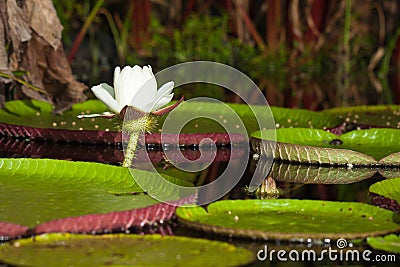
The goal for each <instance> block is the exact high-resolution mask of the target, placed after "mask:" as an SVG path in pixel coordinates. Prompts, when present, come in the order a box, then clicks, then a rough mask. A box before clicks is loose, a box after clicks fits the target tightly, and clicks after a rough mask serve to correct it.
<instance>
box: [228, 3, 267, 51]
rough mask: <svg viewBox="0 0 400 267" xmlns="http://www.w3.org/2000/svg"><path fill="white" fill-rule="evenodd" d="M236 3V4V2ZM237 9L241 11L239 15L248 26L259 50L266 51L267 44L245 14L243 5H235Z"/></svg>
mask: <svg viewBox="0 0 400 267" xmlns="http://www.w3.org/2000/svg"><path fill="white" fill-rule="evenodd" d="M234 3H235V2H234ZM235 6H236V8H237V9H238V10H239V14H240V16H241V17H242V19H243V22H244V24H245V25H246V27H247V29H248V30H249V32H250V35H251V36H252V37H253V39H254V41H255V42H256V44H257V46H258V48H260V50H262V51H263V50H265V43H264V40H263V39H262V37H261V35H260V34H259V33H258V31H257V29H256V27H255V26H254V24H253V22H252V21H251V19H250V18H249V15H248V14H247V13H246V12H245V10H244V9H243V7H242V6H241V5H239V4H238V5H235Z"/></svg>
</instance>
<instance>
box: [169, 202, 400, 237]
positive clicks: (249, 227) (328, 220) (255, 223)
mask: <svg viewBox="0 0 400 267" xmlns="http://www.w3.org/2000/svg"><path fill="white" fill-rule="evenodd" d="M176 214H177V216H178V220H179V222H180V223H182V224H183V225H186V226H188V227H190V228H195V229H198V230H202V231H205V232H211V233H215V234H221V235H229V236H235V237H245V238H263V239H277V240H292V239H293V238H305V239H306V238H313V239H325V238H331V239H338V238H346V239H357V238H366V237H369V236H376V235H383V234H388V233H392V232H396V231H399V230H400V224H398V222H399V219H400V217H399V216H398V215H397V214H395V213H393V212H392V211H389V210H385V209H381V208H379V207H376V206H373V205H368V204H364V203H357V202H336V201H319V200H296V199H274V200H271V199H269V200H223V201H218V202H215V203H212V204H210V205H209V206H208V207H207V210H205V209H204V208H202V207H179V208H178V209H177V210H176Z"/></svg>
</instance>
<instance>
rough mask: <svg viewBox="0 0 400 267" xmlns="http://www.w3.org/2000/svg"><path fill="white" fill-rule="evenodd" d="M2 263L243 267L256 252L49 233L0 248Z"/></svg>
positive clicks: (178, 240) (189, 242) (175, 240)
mask: <svg viewBox="0 0 400 267" xmlns="http://www.w3.org/2000/svg"><path fill="white" fill-rule="evenodd" d="M0 260H1V261H3V262H5V263H7V264H12V265H18V266H60V267H61V266H77V267H78V266H243V265H246V264H249V263H251V262H253V261H254V260H255V254H254V253H252V252H250V251H248V250H246V249H244V248H239V247H235V246H233V245H230V244H228V243H225V242H220V241H210V240H205V239H195V238H188V237H179V236H161V235H144V236H143V235H122V234H119V235H102V236H86V235H71V234H45V235H41V236H36V237H34V238H28V239H22V240H17V241H15V242H12V243H9V244H6V245H4V246H2V247H0Z"/></svg>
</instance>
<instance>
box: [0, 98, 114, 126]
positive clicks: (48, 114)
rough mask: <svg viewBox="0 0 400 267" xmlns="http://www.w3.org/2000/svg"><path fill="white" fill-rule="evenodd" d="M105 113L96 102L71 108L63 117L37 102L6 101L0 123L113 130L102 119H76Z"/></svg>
mask: <svg viewBox="0 0 400 267" xmlns="http://www.w3.org/2000/svg"><path fill="white" fill-rule="evenodd" d="M105 111H107V107H106V106H105V105H104V104H103V103H102V102H100V101H98V100H88V101H86V102H84V103H78V104H75V105H73V106H72V108H71V110H68V111H66V112H64V113H63V115H53V114H52V106H51V104H49V103H47V102H43V101H38V100H14V101H7V102H6V103H5V105H4V108H3V109H0V118H1V119H0V121H1V122H4V123H9V124H13V125H20V126H31V127H37V128H52V129H67V130H81V129H84V130H106V129H108V130H114V129H115V123H114V122H113V121H111V120H107V119H104V118H85V119H78V118H77V117H76V116H77V115H80V114H97V113H103V112H105Z"/></svg>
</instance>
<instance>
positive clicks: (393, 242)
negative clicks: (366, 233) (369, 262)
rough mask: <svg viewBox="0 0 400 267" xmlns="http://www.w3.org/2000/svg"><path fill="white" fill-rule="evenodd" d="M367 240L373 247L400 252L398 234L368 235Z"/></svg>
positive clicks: (399, 237)
mask: <svg viewBox="0 0 400 267" xmlns="http://www.w3.org/2000/svg"><path fill="white" fill-rule="evenodd" d="M367 242H368V245H370V246H371V247H372V248H373V249H376V250H383V251H386V252H393V253H397V254H400V236H398V235H394V234H390V235H386V236H378V237H368V238H367Z"/></svg>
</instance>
